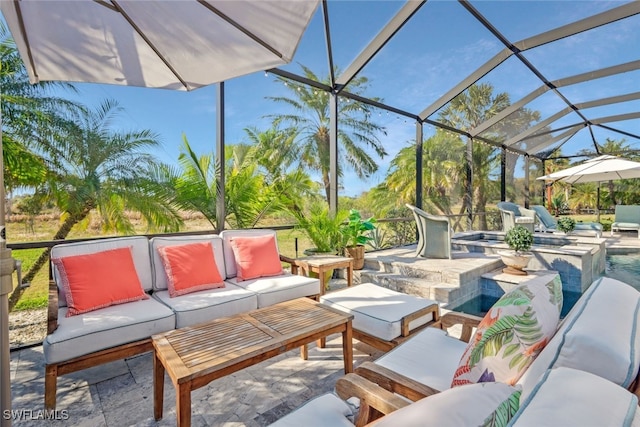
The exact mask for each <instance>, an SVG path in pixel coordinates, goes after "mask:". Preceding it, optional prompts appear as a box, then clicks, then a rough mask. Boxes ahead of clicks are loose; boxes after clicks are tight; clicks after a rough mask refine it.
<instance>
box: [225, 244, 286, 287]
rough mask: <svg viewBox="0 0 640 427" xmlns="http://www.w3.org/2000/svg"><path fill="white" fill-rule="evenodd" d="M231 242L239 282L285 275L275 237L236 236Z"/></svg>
mask: <svg viewBox="0 0 640 427" xmlns="http://www.w3.org/2000/svg"><path fill="white" fill-rule="evenodd" d="M229 242H230V243H231V249H232V250H233V257H234V258H235V261H236V279H237V280H238V281H240V280H250V279H257V278H258V277H269V276H279V275H281V274H282V273H283V271H282V265H281V264H280V255H279V254H278V246H277V244H276V236H275V235H269V236H234V237H232V238H231V239H229Z"/></svg>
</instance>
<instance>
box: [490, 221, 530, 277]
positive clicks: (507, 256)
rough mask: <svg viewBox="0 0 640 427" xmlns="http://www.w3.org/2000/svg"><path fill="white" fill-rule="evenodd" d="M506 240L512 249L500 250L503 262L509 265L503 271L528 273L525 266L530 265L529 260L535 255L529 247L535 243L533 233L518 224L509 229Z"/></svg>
mask: <svg viewBox="0 0 640 427" xmlns="http://www.w3.org/2000/svg"><path fill="white" fill-rule="evenodd" d="M504 241H505V243H506V244H507V245H509V248H510V249H511V251H500V252H498V254H499V255H500V258H501V259H502V262H503V263H504V264H505V265H506V266H507V267H506V268H505V269H503V270H502V271H503V272H504V273H509V274H517V275H520V276H524V275H526V274H527V272H526V271H524V268H525V267H526V266H527V265H529V261H530V260H531V258H532V257H533V254H531V253H530V252H528V251H529V249H531V245H533V233H532V232H531V231H530V230H528V229H527V228H525V227H523V226H521V225H516V226H515V227H513V228H511V229H510V230H509V231H507V234H506V235H505V236H504Z"/></svg>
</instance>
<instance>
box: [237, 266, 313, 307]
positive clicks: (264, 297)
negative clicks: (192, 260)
mask: <svg viewBox="0 0 640 427" xmlns="http://www.w3.org/2000/svg"><path fill="white" fill-rule="evenodd" d="M225 282H226V283H231V284H233V285H235V286H239V287H241V288H243V289H246V290H248V291H251V292H254V293H256V294H257V296H258V308H262V307H268V306H270V305H273V304H277V303H279V302H283V301H289V300H292V299H296V298H302V297H308V296H312V295H318V294H319V293H320V281H319V280H318V279H314V278H312V277H305V276H298V275H297V274H290V273H287V274H283V275H281V276H271V277H260V278H258V279H250V280H243V281H241V282H238V281H236V278H235V277H234V278H233V279H227V280H226V281H225Z"/></svg>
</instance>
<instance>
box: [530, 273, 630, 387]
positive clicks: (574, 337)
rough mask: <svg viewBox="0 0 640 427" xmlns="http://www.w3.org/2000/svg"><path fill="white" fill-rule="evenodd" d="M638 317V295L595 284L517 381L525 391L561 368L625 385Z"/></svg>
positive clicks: (614, 284)
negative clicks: (541, 378) (572, 369)
mask: <svg viewBox="0 0 640 427" xmlns="http://www.w3.org/2000/svg"><path fill="white" fill-rule="evenodd" d="M639 314H640V292H638V291H637V290H635V289H634V288H632V287H631V286H629V285H627V284H626V283H623V282H620V281H618V280H615V279H610V278H607V277H603V278H600V279H598V280H596V281H595V282H594V283H593V284H592V285H591V287H590V288H589V289H588V290H587V291H586V292H585V293H584V294H583V295H582V296H581V297H580V299H579V300H578V301H577V302H576V304H575V305H574V306H573V308H572V309H571V311H570V312H569V314H567V316H566V317H565V319H564V322H563V323H562V325H561V326H560V328H559V329H558V331H557V332H556V334H555V335H554V337H553V338H552V339H551V341H549V344H547V346H546V347H545V348H544V350H542V352H541V353H540V355H539V356H538V358H537V359H536V360H535V361H534V362H533V363H532V364H531V366H529V369H527V371H526V372H525V374H524V375H523V376H522V378H521V380H520V381H519V382H521V383H522V384H523V385H524V387H525V388H526V387H527V383H530V382H531V381H533V382H537V380H538V378H540V377H541V376H542V375H543V374H544V372H545V371H546V370H547V369H551V368H557V367H561V366H564V367H569V368H574V369H579V370H582V371H587V372H591V373H593V374H595V375H599V376H601V377H603V378H606V379H608V380H609V381H612V382H614V383H615V384H618V385H621V386H623V387H628V386H629V385H630V384H631V381H633V379H634V378H635V377H636V375H637V374H638V366H639V365H640V334H638V327H639V326H640V325H639V323H640V317H639Z"/></svg>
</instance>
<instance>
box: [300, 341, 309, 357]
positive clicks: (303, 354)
mask: <svg viewBox="0 0 640 427" xmlns="http://www.w3.org/2000/svg"><path fill="white" fill-rule="evenodd" d="M307 346H308V344H305V345H303V346H302V347H300V357H301V358H302V360H309V347H307Z"/></svg>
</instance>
